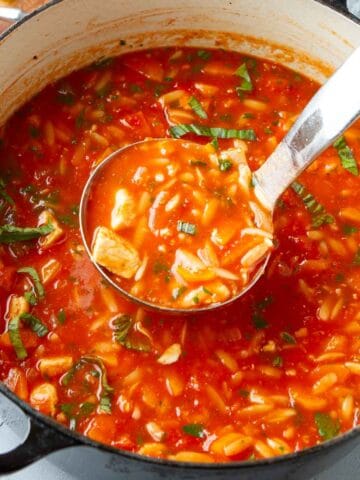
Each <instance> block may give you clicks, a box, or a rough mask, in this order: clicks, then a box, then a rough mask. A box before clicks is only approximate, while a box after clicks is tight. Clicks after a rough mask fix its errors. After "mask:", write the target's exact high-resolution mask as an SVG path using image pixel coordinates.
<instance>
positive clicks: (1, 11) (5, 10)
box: [0, 7, 27, 23]
mask: <svg viewBox="0 0 360 480" xmlns="http://www.w3.org/2000/svg"><path fill="white" fill-rule="evenodd" d="M26 15H27V13H26V12H24V11H23V10H21V9H20V8H11V7H0V20H4V21H5V22H8V23H15V22H18V21H19V20H22V19H23V18H24V17H26Z"/></svg>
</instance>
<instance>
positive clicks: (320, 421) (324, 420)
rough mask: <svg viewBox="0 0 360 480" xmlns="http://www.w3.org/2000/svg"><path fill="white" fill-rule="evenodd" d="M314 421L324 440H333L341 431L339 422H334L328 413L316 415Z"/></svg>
mask: <svg viewBox="0 0 360 480" xmlns="http://www.w3.org/2000/svg"><path fill="white" fill-rule="evenodd" d="M314 420H315V424H316V427H317V429H318V432H319V435H320V437H322V438H323V439H324V440H331V439H332V438H334V437H336V436H337V434H338V433H339V431H340V424H339V421H338V420H333V419H332V418H331V417H330V415H328V414H327V413H322V412H320V413H315V415H314Z"/></svg>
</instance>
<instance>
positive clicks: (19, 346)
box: [8, 313, 49, 360]
mask: <svg viewBox="0 0 360 480" xmlns="http://www.w3.org/2000/svg"><path fill="white" fill-rule="evenodd" d="M21 320H23V321H25V323H27V324H28V325H29V327H30V328H31V330H32V331H33V332H34V333H36V335H37V336H38V337H43V336H45V335H47V333H48V332H49V330H48V328H47V327H46V326H45V325H44V324H43V323H42V322H41V320H39V319H38V318H37V317H34V315H31V314H30V313H23V314H22V315H17V316H16V317H14V318H12V319H11V320H10V322H9V326H8V332H9V338H10V342H11V344H12V346H13V347H14V350H15V353H16V356H17V357H18V358H19V359H20V360H23V359H24V358H26V357H27V351H26V348H25V347H24V344H23V342H22V340H21V335H20V321H21Z"/></svg>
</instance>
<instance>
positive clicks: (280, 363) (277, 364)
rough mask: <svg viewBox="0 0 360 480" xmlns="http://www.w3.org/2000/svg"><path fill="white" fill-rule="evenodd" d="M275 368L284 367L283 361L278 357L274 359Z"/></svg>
mask: <svg viewBox="0 0 360 480" xmlns="http://www.w3.org/2000/svg"><path fill="white" fill-rule="evenodd" d="M272 364H273V367H282V366H283V359H282V357H280V355H278V356H277V357H275V358H274V360H273V362H272Z"/></svg>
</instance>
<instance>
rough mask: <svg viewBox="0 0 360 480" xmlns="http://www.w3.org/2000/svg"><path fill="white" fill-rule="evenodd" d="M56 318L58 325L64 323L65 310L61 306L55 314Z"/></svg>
mask: <svg viewBox="0 0 360 480" xmlns="http://www.w3.org/2000/svg"><path fill="white" fill-rule="evenodd" d="M56 318H57V320H58V322H59V323H60V325H63V324H64V323H65V320H66V313H65V310H64V309H63V308H61V309H60V310H59V311H58V313H57V315H56Z"/></svg>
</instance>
